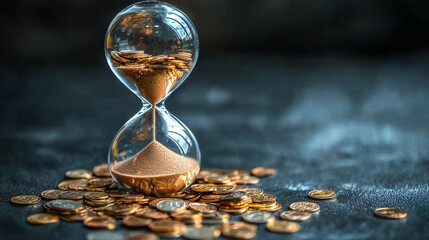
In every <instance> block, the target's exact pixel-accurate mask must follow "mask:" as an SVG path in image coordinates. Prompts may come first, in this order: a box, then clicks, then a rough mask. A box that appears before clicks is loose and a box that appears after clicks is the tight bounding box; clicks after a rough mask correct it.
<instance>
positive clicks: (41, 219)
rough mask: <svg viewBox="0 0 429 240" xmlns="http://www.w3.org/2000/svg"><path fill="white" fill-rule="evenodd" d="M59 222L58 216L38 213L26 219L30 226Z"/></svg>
mask: <svg viewBox="0 0 429 240" xmlns="http://www.w3.org/2000/svg"><path fill="white" fill-rule="evenodd" d="M59 220H60V217H59V216H58V215H54V214H48V213H38V214H33V215H30V216H28V217H27V222H29V223H31V224H51V223H56V222H58V221H59Z"/></svg>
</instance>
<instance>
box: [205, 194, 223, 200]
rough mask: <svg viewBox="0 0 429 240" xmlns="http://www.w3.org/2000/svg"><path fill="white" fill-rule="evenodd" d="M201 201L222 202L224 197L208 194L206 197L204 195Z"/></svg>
mask: <svg viewBox="0 0 429 240" xmlns="http://www.w3.org/2000/svg"><path fill="white" fill-rule="evenodd" d="M201 199H204V200H219V201H220V200H222V199H223V196H222V195H219V194H206V195H202V196H201Z"/></svg>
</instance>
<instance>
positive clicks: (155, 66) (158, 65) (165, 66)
mask: <svg viewBox="0 0 429 240" xmlns="http://www.w3.org/2000/svg"><path fill="white" fill-rule="evenodd" d="M149 68H150V69H175V68H176V66H174V65H164V64H150V65H149Z"/></svg>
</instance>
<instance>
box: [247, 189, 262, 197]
mask: <svg viewBox="0 0 429 240" xmlns="http://www.w3.org/2000/svg"><path fill="white" fill-rule="evenodd" d="M244 191H245V192H246V193H247V195H249V196H252V195H258V194H263V193H264V191H263V190H262V189H259V188H247V189H245V190H244Z"/></svg>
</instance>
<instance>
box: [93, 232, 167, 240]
mask: <svg viewBox="0 0 429 240" xmlns="http://www.w3.org/2000/svg"><path fill="white" fill-rule="evenodd" d="M100 239H101V238H100ZM125 239H126V240H159V238H158V236H157V235H156V234H155V233H151V232H130V233H128V236H127V237H126V238H125Z"/></svg>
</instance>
